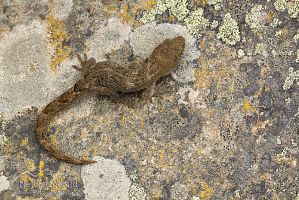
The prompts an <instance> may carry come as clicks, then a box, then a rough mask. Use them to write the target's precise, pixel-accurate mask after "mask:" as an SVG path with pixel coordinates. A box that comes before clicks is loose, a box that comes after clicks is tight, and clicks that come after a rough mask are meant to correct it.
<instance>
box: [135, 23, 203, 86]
mask: <svg viewBox="0 0 299 200" xmlns="http://www.w3.org/2000/svg"><path fill="white" fill-rule="evenodd" d="M179 35H181V36H183V37H184V38H185V41H186V46H185V50H184V53H183V55H182V58H181V61H180V63H179V66H178V69H177V70H176V71H175V73H176V74H177V76H176V77H177V80H178V81H180V82H184V83H185V82H192V81H195V77H194V62H193V61H194V60H196V59H198V57H199V50H198V49H197V47H196V39H195V38H194V37H192V35H190V34H189V33H188V30H187V29H186V27H185V26H182V25H178V24H168V23H164V24H157V23H156V22H152V23H148V24H145V25H143V26H140V27H138V28H136V29H135V30H134V32H132V33H131V35H130V45H131V47H132V48H133V50H134V54H135V55H136V56H140V57H142V58H147V57H148V56H149V55H150V54H151V53H152V51H153V50H154V48H155V47H156V46H157V45H159V44H161V43H162V42H163V41H164V40H165V39H168V38H173V37H176V36H179Z"/></svg>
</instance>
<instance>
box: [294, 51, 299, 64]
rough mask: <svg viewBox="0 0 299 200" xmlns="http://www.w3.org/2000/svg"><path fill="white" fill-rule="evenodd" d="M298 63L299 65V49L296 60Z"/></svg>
mask: <svg viewBox="0 0 299 200" xmlns="http://www.w3.org/2000/svg"><path fill="white" fill-rule="evenodd" d="M295 61H296V62H297V63H299V49H297V58H296V60H295Z"/></svg>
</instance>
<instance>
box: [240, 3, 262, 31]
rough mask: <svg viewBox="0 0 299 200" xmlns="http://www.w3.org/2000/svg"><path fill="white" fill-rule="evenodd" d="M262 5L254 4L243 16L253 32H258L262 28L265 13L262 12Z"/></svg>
mask: <svg viewBox="0 0 299 200" xmlns="http://www.w3.org/2000/svg"><path fill="white" fill-rule="evenodd" d="M262 10H263V6H262V5H257V6H254V7H253V8H252V9H251V11H250V13H248V14H247V15H246V16H245V22H246V24H247V25H248V26H249V27H250V28H251V29H252V31H253V32H254V33H258V32H259V31H261V30H262V28H263V24H262V23H263V21H264V20H263V19H264V17H265V15H266V14H265V13H264V12H262Z"/></svg>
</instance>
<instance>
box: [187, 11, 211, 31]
mask: <svg viewBox="0 0 299 200" xmlns="http://www.w3.org/2000/svg"><path fill="white" fill-rule="evenodd" d="M185 23H186V26H187V29H188V30H189V32H190V33H191V34H192V35H199V31H200V30H204V29H205V28H206V27H207V26H209V20H208V19H205V18H204V17H203V9H202V8H199V9H197V10H195V11H193V12H191V14H190V16H189V17H188V18H186V20H185Z"/></svg>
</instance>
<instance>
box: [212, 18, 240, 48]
mask: <svg viewBox="0 0 299 200" xmlns="http://www.w3.org/2000/svg"><path fill="white" fill-rule="evenodd" d="M217 38H218V39H221V40H222V41H223V42H224V43H226V44H230V45H235V44H236V43H237V42H239V41H240V32H239V27H238V23H237V21H236V20H235V19H233V18H232V17H231V15H230V13H227V14H225V16H224V19H223V22H222V25H221V26H220V28H219V33H218V34H217Z"/></svg>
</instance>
